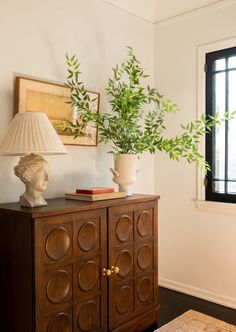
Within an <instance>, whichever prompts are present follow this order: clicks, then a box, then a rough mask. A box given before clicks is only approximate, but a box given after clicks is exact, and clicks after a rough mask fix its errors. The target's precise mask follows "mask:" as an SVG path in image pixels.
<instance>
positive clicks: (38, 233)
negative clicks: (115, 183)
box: [35, 209, 107, 332]
mask: <svg viewBox="0 0 236 332" xmlns="http://www.w3.org/2000/svg"><path fill="white" fill-rule="evenodd" d="M35 243H36V246H35V262H36V276H35V277H36V312H37V319H36V326H37V329H36V331H37V332H72V331H73V332H80V331H97V332H105V331H106V327H107V326H106V325H107V323H106V322H107V316H106V300H107V299H106V294H107V280H106V278H104V277H103V276H101V270H102V268H103V267H106V265H107V256H106V252H107V247H106V210H105V209H98V210H93V211H86V212H78V213H70V214H64V215H60V216H52V217H47V218H39V219H37V220H36V222H35Z"/></svg>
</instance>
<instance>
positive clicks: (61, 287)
mask: <svg viewBox="0 0 236 332" xmlns="http://www.w3.org/2000/svg"><path fill="white" fill-rule="evenodd" d="M69 290H70V276H69V274H68V272H67V271H64V270H59V271H56V272H54V273H53V274H51V275H50V277H49V279H48V282H47V297H48V299H49V301H50V302H52V303H60V302H61V301H63V300H64V299H65V298H66V296H67V294H68V292H69Z"/></svg>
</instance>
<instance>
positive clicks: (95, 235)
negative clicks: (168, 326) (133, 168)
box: [0, 195, 158, 332]
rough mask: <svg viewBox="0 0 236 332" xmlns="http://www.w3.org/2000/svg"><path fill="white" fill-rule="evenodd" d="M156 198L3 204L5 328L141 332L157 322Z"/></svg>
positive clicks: (16, 331)
mask: <svg viewBox="0 0 236 332" xmlns="http://www.w3.org/2000/svg"><path fill="white" fill-rule="evenodd" d="M157 198H158V197H157V196H150V195H134V196H132V198H130V197H129V198H125V199H116V200H113V201H100V202H95V203H86V202H78V201H67V200H65V199H64V198H58V199H51V200H49V205H48V206H47V207H42V208H35V209H30V208H29V209H27V208H21V207H20V206H19V204H17V203H8V204H1V205H0V225H1V238H0V249H1V253H2V263H3V269H2V273H1V274H0V285H1V291H2V292H1V294H3V297H2V301H3V303H4V306H3V310H2V311H1V313H2V315H3V316H2V321H1V324H2V325H1V329H2V330H3V331H4V332H54V331H55V332H72V331H73V332H82V331H91V332H92V331H93V332H107V331H117V332H118V331H120V332H121V331H135V332H141V331H142V330H143V329H145V328H146V327H148V326H150V325H152V324H154V323H155V322H156V321H157V308H158V303H157V291H158V289H157ZM117 266H118V267H119V271H118V270H115V267H117ZM104 268H105V269H110V270H111V271H112V273H111V276H110V277H107V276H104V275H102V270H103V269H104ZM144 312H145V315H143V313H144ZM142 315H143V318H142V319H140V317H142Z"/></svg>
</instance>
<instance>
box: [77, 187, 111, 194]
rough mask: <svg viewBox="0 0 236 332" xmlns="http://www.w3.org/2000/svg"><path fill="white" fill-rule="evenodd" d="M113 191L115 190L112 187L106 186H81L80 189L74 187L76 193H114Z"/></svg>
mask: <svg viewBox="0 0 236 332" xmlns="http://www.w3.org/2000/svg"><path fill="white" fill-rule="evenodd" d="M114 191H115V189H114V188H106V187H94V188H81V189H76V194H87V195H96V194H106V193H114Z"/></svg>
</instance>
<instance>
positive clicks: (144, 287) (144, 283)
mask: <svg viewBox="0 0 236 332" xmlns="http://www.w3.org/2000/svg"><path fill="white" fill-rule="evenodd" d="M151 296H152V281H151V279H150V278H148V277H145V278H143V279H142V280H141V282H140V284H139V287H138V298H139V300H140V302H147V301H148V300H149V299H150V298H151Z"/></svg>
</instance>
